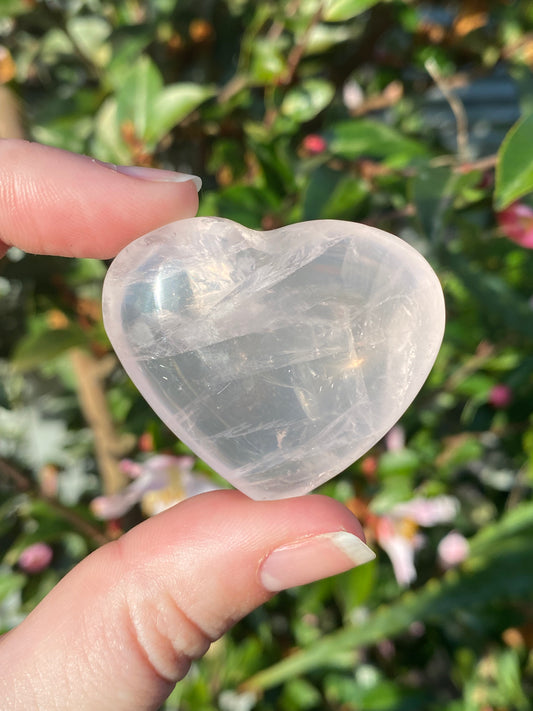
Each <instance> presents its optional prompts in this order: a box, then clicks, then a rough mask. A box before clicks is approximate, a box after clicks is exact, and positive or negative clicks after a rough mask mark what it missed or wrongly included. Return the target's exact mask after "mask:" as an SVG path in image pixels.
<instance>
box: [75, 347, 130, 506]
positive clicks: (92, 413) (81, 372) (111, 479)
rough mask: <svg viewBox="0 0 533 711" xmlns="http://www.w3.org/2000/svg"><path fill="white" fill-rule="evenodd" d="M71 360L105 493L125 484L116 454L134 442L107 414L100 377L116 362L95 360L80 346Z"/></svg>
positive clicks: (118, 488)
mask: <svg viewBox="0 0 533 711" xmlns="http://www.w3.org/2000/svg"><path fill="white" fill-rule="evenodd" d="M70 358H71V362H72V366H73V368H74V373H75V375H76V379H77V383H78V397H79V401H80V407H81V410H82V412H83V415H84V417H85V419H86V420H87V422H88V424H89V426H90V428H91V430H92V432H93V437H94V448H95V453H96V458H97V461H98V468H99V471H100V475H101V477H102V483H103V490H104V493H105V494H114V493H116V492H117V491H120V490H121V489H122V488H124V486H125V484H126V478H125V476H124V474H123V473H122V472H121V471H120V468H119V466H118V458H119V457H121V456H123V455H124V454H126V453H127V452H128V451H129V450H130V449H131V448H132V446H133V444H134V442H133V438H132V437H130V436H127V435H126V436H122V437H121V436H119V435H118V434H117V432H116V430H115V427H114V425H113V421H112V419H111V416H110V414H109V410H108V407H107V402H106V398H105V394H104V390H103V387H102V379H103V378H104V377H105V376H106V375H107V374H108V373H109V370H110V369H111V368H112V367H113V366H114V364H115V362H116V361H115V358H114V356H111V359H101V360H97V359H96V358H94V357H93V356H92V355H90V354H89V353H87V352H85V351H82V350H78V349H76V350H73V351H72V352H71V356H70Z"/></svg>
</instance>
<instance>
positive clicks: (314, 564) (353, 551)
mask: <svg viewBox="0 0 533 711" xmlns="http://www.w3.org/2000/svg"><path fill="white" fill-rule="evenodd" d="M375 557H376V554H375V553H374V552H373V551H371V550H370V548H369V547H368V546H367V545H366V544H365V543H363V541H362V540H361V539H360V538H358V537H357V536H354V535H353V534H352V533H348V532H347V531H335V532H333V533H322V534H320V535H318V536H312V537H310V538H303V539H301V540H299V541H296V542H295V543H292V544H289V545H287V546H282V547H281V548H276V550H274V551H272V553H271V554H270V555H269V556H268V557H267V558H266V559H265V561H264V562H263V565H262V566H261V569H260V572H259V575H260V579H261V583H262V585H263V587H264V588H265V589H266V590H269V591H270V592H278V591H279V590H286V589H287V588H292V587H295V586H297V585H305V584H306V583H311V582H313V581H314V580H320V579H322V578H328V577H330V576H331V575H337V574H338V573H343V572H344V571H345V570H349V569H350V568H354V567H355V566H357V565H361V564H363V563H367V562H368V561H369V560H373V559H374V558H375Z"/></svg>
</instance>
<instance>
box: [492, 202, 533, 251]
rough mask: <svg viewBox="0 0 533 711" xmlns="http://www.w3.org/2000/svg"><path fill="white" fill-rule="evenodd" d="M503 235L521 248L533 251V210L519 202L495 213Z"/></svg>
mask: <svg viewBox="0 0 533 711" xmlns="http://www.w3.org/2000/svg"><path fill="white" fill-rule="evenodd" d="M496 219H497V220H498V224H499V225H500V229H501V231H502V232H503V234H504V235H505V236H506V237H508V238H509V239H510V240H512V241H513V242H516V243H517V244H519V245H520V246H521V247H526V248H527V249H533V209H532V208H531V207H529V205H524V204H523V203H521V202H514V203H513V204H512V205H509V207H507V208H505V210H501V212H498V213H496Z"/></svg>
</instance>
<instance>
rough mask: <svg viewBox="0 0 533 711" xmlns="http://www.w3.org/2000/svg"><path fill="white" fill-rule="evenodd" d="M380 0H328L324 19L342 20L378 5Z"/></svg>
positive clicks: (328, 20)
mask: <svg viewBox="0 0 533 711" xmlns="http://www.w3.org/2000/svg"><path fill="white" fill-rule="evenodd" d="M379 1H380V0H326V3H325V8H324V15H323V17H324V20H325V21H326V22H342V21H344V20H349V19H351V18H352V17H356V16H357V15H360V14H361V13H362V12H364V11H365V10H368V9H369V8H371V7H373V6H374V5H377V4H378V2H379Z"/></svg>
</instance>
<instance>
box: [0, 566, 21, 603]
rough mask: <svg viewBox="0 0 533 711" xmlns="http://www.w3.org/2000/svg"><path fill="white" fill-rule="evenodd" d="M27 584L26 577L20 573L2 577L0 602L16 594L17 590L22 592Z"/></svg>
mask: <svg viewBox="0 0 533 711" xmlns="http://www.w3.org/2000/svg"><path fill="white" fill-rule="evenodd" d="M2 572H5V571H2ZM25 582H26V576H25V575H21V574H20V573H11V574H10V575H5V574H4V575H0V601H2V600H4V599H5V598H6V597H7V596H8V595H10V594H11V593H13V592H16V591H17V590H22V588H23V587H24V583H25Z"/></svg>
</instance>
